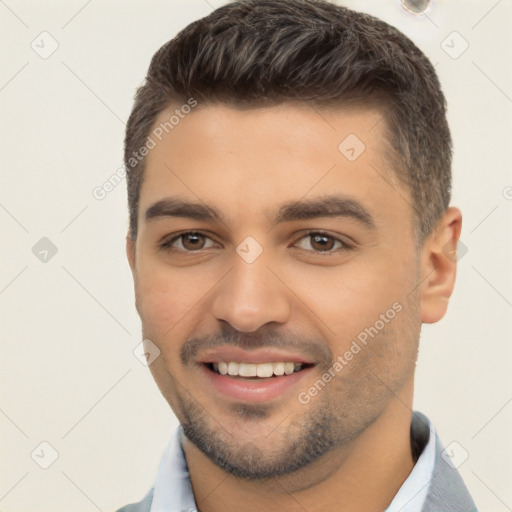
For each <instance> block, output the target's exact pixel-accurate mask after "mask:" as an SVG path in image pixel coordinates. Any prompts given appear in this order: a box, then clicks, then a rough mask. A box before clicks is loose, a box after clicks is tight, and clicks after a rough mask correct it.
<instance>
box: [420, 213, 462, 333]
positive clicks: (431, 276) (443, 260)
mask: <svg viewBox="0 0 512 512" xmlns="http://www.w3.org/2000/svg"><path fill="white" fill-rule="evenodd" d="M461 228H462V214H461V212H460V210H459V209H458V208H455V207H450V208H448V209H447V210H446V212H445V214H444V215H443V216H442V217H441V219H440V220H439V222H438V223H437V226H436V228H435V229H434V231H433V232H432V233H431V234H430V235H429V237H428V238H427V239H426V240H425V242H424V243H423V246H422V249H421V259H420V261H421V263H420V265H421V276H422V279H423V282H422V284H421V321H422V322H423V323H427V324H431V323H434V322H438V321H439V320H441V318H443V316H444V315H445V313H446V309H447V308H448V300H449V298H450V296H451V294H452V292H453V287H454V285H455V276H456V271H457V245H458V241H459V237H460V231H461Z"/></svg>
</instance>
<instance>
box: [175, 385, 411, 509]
mask: <svg viewBox="0 0 512 512" xmlns="http://www.w3.org/2000/svg"><path fill="white" fill-rule="evenodd" d="M412 395H413V383H412V381H411V382H410V383H407V384H406V385H405V386H404V387H403V388H402V390H401V391H400V393H399V394H398V395H397V396H396V398H395V399H394V400H393V401H392V402H390V404H389V405H388V407H386V409H385V410H384V411H383V413H382V414H381V415H380V416H379V417H378V418H377V420H376V421H375V422H374V423H372V424H371V425H370V426H369V427H368V428H367V429H366V430H365V431H364V432H363V433H361V434H360V435H359V436H358V437H357V438H356V439H354V440H353V441H352V442H351V443H350V445H349V446H344V447H341V448H339V449H336V450H333V451H331V452H330V453H328V454H326V455H324V456H323V457H321V459H319V460H317V461H316V462H315V463H313V464H311V465H310V466H308V467H307V468H303V469H301V470H299V471H296V472H295V473H293V474H291V475H287V476H284V477H279V478H275V479H272V480H265V481H263V482H254V481H244V480H241V479H238V478H235V477H234V476H233V475H230V474H227V473H226V472H225V471H223V470H222V469H221V468H219V467H218V466H216V465H215V464H214V463H213V462H211V461H210V459H208V458H207V457H206V456H205V455H204V454H203V453H202V452H200V451H199V450H198V449H197V447H196V446H195V445H193V444H192V443H191V442H190V441H188V439H186V438H185V439H184V450H185V456H186V459H187V464H188V468H189V472H190V480H191V483H192V488H193V491H194V497H195V500H196V504H197V507H198V510H199V511H200V512H221V511H222V512H230V511H235V510H236V511H239V510H244V511H246V512H256V511H260V510H262V509H265V510H268V511H276V512H277V511H280V512H281V511H282V510H287V511H295V510H297V511H298V512H299V511H300V512H303V511H304V510H307V511H308V512H320V511H325V510H339V509H343V511H344V512H356V511H361V510H365V512H381V511H382V510H385V509H386V508H387V507H388V506H389V504H390V503H391V501H392V500H393V498H394V496H395V495H396V493H397V492H398V490H399V489H400V487H401V485H402V484H403V482H404V481H405V480H406V479H407V477H408V476H409V474H410V473H411V471H412V469H413V467H414V462H413V458H412V454H411V442H410V425H411V414H412V413H411V406H412Z"/></svg>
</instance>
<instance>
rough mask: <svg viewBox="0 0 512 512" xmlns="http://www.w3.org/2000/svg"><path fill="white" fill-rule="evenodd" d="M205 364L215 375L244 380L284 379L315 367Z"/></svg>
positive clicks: (273, 364)
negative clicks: (283, 377)
mask: <svg viewBox="0 0 512 512" xmlns="http://www.w3.org/2000/svg"><path fill="white" fill-rule="evenodd" d="M204 364H205V366H206V367H207V368H208V369H209V370H210V371H212V372H214V373H218V374H220V375H225V376H226V377H232V378H234V379H242V380H249V379H250V380H260V379H270V378H275V377H282V376H287V375H292V374H293V373H296V372H300V371H301V370H304V369H305V368H309V367H311V366H313V364H308V363H293V362H289V361H287V362H269V363H239V362H236V361H229V362H224V361H220V362H218V363H204Z"/></svg>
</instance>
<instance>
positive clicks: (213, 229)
mask: <svg viewBox="0 0 512 512" xmlns="http://www.w3.org/2000/svg"><path fill="white" fill-rule="evenodd" d="M173 110H174V108H171V109H169V112H171V113H172V111H173ZM169 112H167V111H166V112H164V113H162V116H161V117H160V118H159V119H157V121H156V123H155V125H158V124H159V123H160V122H161V121H165V120H166V119H168V118H169ZM380 120H381V118H380V113H379V112H376V111H372V110H363V109H351V110H347V109H345V110H343V109H340V110H337V111H333V110H332V111H327V110H322V111H317V110H313V109H311V108H308V107H304V106H300V107H299V106H297V105H295V106H292V105H281V106H274V107H269V108H254V109H248V110H237V109H234V108H231V107H228V106H226V105H209V106H198V107H197V108H196V109H195V110H194V111H193V112H192V113H190V114H189V115H187V116H186V117H185V118H184V119H182V120H181V121H180V123H179V124H178V125H176V126H175V127H174V128H173V130H171V131H170V132H169V134H168V135H167V136H166V137H165V138H163V140H162V141H161V142H159V143H158V144H157V145H156V147H155V148H154V149H152V150H151V152H150V153H149V155H148V157H147V161H146V170H145V176H144V181H143V184H142V188H141V194H140V206H139V214H138V236H137V240H136V242H134V243H132V242H131V241H128V246H127V250H128V257H129V260H130V264H131V267H132V271H133V276H134V281H135V293H136V304H137V309H138V312H139V314H140V317H141V320H142V325H143V336H144V338H145V339H149V340H151V342H146V343H147V346H148V351H149V352H150V353H151V351H152V350H155V351H156V352H158V351H157V350H156V348H155V346H156V347H157V348H158V350H159V351H160V355H159V356H158V357H157V358H156V359H155V360H154V362H153V363H152V364H151V365H150V369H151V372H152V374H153V376H154V378H155V381H156V382H157V384H158V386H159V388H160V390H161V392H162V394H163V396H164V397H165V399H166V400H167V401H168V403H169V404H170V406H171V407H172V409H173V411H174V412H175V414H176V416H177V417H178V419H179V421H180V423H181V424H182V426H183V428H184V431H185V434H186V435H187V437H188V439H189V440H190V441H191V442H192V443H194V444H195V445H196V446H197V447H198V448H199V449H200V450H201V451H202V452H203V453H204V454H206V455H207V456H208V457H209V458H210V459H211V460H212V461H214V462H215V463H216V464H217V465H218V466H220V467H222V468H224V469H226V470H227V471H229V472H231V473H233V474H235V475H237V476H239V477H242V478H248V479H257V478H263V477H270V476H278V475H282V474H286V473H290V472H292V471H295V470H297V469H300V468H302V467H304V466H307V465H308V464H311V463H312V462H313V461H315V460H317V459H319V458H320V457H321V456H322V455H324V454H326V453H327V452H328V451H329V450H333V449H336V448H340V449H342V448H344V447H349V446H350V444H351V443H352V442H354V441H355V440H356V439H357V438H358V437H359V436H360V434H361V433H362V432H364V430H365V429H366V427H368V426H369V425H370V424H372V423H373V422H374V421H375V420H376V419H377V418H378V417H379V416H380V415H381V414H383V412H384V411H385V410H386V408H387V407H388V406H389V404H390V402H391V400H392V399H393V397H395V395H396V394H397V393H400V390H401V389H402V388H403V387H404V386H406V385H410V384H411V382H412V379H413V372H414V366H415V361H416V356H417V346H418V339H419V333H420V326H421V318H420V295H419V291H418V283H419V281H420V277H419V275H420V272H419V257H418V254H417V253H416V249H415V240H414V236H413V216H412V209H411V206H410V204H409V202H410V201H411V200H410V194H409V193H408V192H407V190H405V188H403V187H402V186H401V185H400V184H399V182H398V180H397V179H396V177H395V175H394V173H393V171H392V169H389V168H387V167H386V165H385V164H384V162H383V161H382V155H383V154H384V150H385V145H386V140H385V138H384V135H383V126H382V125H383V123H382V122H380ZM347 137H348V139H347ZM355 137H357V138H355ZM343 141H345V142H343ZM340 143H341V146H340ZM362 144H364V147H363V146H362ZM363 149H364V150H363ZM226 372H227V374H226Z"/></svg>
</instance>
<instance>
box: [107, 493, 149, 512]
mask: <svg viewBox="0 0 512 512" xmlns="http://www.w3.org/2000/svg"><path fill="white" fill-rule="evenodd" d="M152 501H153V489H150V490H149V492H148V493H147V494H146V496H144V498H143V499H142V500H141V501H139V502H138V503H132V504H130V505H125V506H124V507H122V508H120V509H119V510H117V511H116V512H149V509H150V508H151V502H152Z"/></svg>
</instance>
